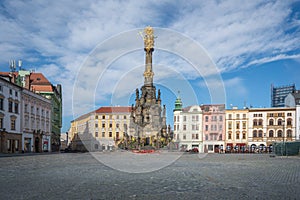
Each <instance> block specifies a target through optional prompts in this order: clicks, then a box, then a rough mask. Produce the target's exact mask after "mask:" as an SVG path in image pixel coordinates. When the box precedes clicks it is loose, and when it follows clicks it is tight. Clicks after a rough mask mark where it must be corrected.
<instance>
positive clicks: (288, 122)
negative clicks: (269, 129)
mask: <svg viewBox="0 0 300 200" xmlns="http://www.w3.org/2000/svg"><path fill="white" fill-rule="evenodd" d="M286 125H288V126H292V119H291V118H288V119H287V122H286Z"/></svg>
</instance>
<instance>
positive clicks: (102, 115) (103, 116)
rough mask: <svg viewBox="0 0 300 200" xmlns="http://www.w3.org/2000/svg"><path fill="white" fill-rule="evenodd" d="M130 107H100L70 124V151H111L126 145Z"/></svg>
mask: <svg viewBox="0 0 300 200" xmlns="http://www.w3.org/2000/svg"><path fill="white" fill-rule="evenodd" d="M130 115H131V107H120V106H116V107H100V108H99V109H97V110H95V111H93V112H90V113H87V114H85V115H82V116H80V117H78V118H77V119H75V120H73V121H72V122H71V128H70V130H69V132H68V135H70V138H71V148H72V150H78V151H100V150H112V149H114V148H116V147H117V146H118V145H120V144H121V143H127V142H128V139H129V138H130V137H128V131H129V130H128V127H129V121H130Z"/></svg>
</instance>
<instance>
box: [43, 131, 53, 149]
mask: <svg viewBox="0 0 300 200" xmlns="http://www.w3.org/2000/svg"><path fill="white" fill-rule="evenodd" d="M50 141H51V138H50V135H43V141H42V147H43V151H44V152H50V151H51V149H50V147H51V145H50Z"/></svg>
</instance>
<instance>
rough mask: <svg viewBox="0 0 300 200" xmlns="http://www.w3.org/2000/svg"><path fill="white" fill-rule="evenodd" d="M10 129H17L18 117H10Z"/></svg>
mask: <svg viewBox="0 0 300 200" xmlns="http://www.w3.org/2000/svg"><path fill="white" fill-rule="evenodd" d="M10 129H11V130H16V119H10Z"/></svg>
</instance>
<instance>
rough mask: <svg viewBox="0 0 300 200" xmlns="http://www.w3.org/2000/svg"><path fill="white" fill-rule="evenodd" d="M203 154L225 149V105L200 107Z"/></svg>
mask: <svg viewBox="0 0 300 200" xmlns="http://www.w3.org/2000/svg"><path fill="white" fill-rule="evenodd" d="M201 109H202V117H203V118H202V121H203V123H202V124H203V148H204V152H205V153H214V152H215V153H218V152H222V151H223V150H225V149H224V147H225V145H224V140H225V104H210V105H201Z"/></svg>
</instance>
